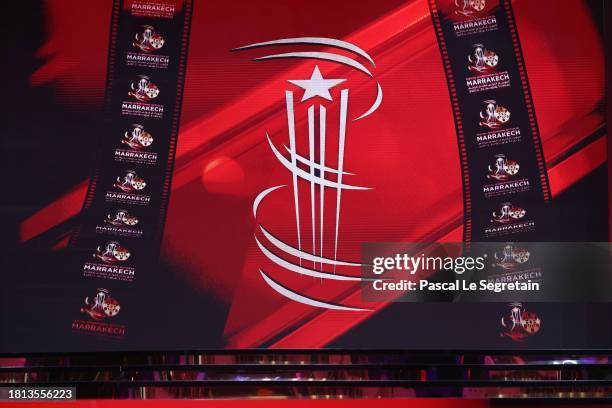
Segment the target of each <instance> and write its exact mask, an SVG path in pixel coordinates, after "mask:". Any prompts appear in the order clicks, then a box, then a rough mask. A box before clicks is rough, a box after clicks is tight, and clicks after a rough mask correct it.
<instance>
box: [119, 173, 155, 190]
mask: <svg viewBox="0 0 612 408" xmlns="http://www.w3.org/2000/svg"><path fill="white" fill-rule="evenodd" d="M146 186H147V183H146V182H145V181H144V179H143V178H142V177H139V176H138V174H136V172H135V171H134V170H127V171H126V172H125V175H124V176H123V177H117V181H116V182H115V184H113V187H116V188H118V189H119V190H121V191H123V192H125V193H131V192H133V191H140V190H143V189H144V188H145V187H146Z"/></svg>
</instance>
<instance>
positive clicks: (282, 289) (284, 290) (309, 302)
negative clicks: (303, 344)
mask: <svg viewBox="0 0 612 408" xmlns="http://www.w3.org/2000/svg"><path fill="white" fill-rule="evenodd" d="M259 273H260V274H261V277H262V278H263V279H264V280H265V281H266V283H267V284H268V285H270V287H271V288H272V289H274V290H275V291H277V292H278V293H280V294H281V295H283V296H284V297H286V298H289V299H291V300H294V301H296V302H299V303H303V304H305V305H309V306H314V307H321V308H325V309H334V310H349V311H353V312H371V310H370V309H361V308H358V307H349V306H342V305H334V304H333V303H326V302H322V301H320V300H316V299H313V298H309V297H306V296H304V295H300V294H299V293H295V292H294V291H292V290H289V289H287V288H285V287H284V286H281V285H279V284H278V283H276V281H274V280H273V279H272V278H270V277H269V276H268V275H266V273H265V272H264V271H263V270H261V269H260V270H259Z"/></svg>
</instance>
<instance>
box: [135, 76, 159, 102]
mask: <svg viewBox="0 0 612 408" xmlns="http://www.w3.org/2000/svg"><path fill="white" fill-rule="evenodd" d="M128 95H129V96H131V97H133V98H134V99H136V100H137V101H139V102H149V101H150V100H152V99H155V98H157V95H159V88H158V87H157V85H155V84H154V83H153V82H151V80H150V78H149V77H148V76H146V75H139V76H138V81H135V82H132V83H131V84H130V91H129V92H128Z"/></svg>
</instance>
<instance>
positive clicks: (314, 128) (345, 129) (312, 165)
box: [237, 37, 382, 311]
mask: <svg viewBox="0 0 612 408" xmlns="http://www.w3.org/2000/svg"><path fill="white" fill-rule="evenodd" d="M278 45H284V46H298V47H299V49H298V50H296V52H287V53H283V54H272V55H266V56H263V57H260V58H256V60H257V61H262V60H268V59H278V58H304V59H306V60H307V61H309V60H310V61H312V64H311V65H310V66H311V68H310V69H309V71H310V72H311V74H310V78H287V82H288V83H289V84H291V85H292V86H288V89H284V90H283V91H281V92H282V93H283V95H284V98H283V99H284V101H285V112H286V114H287V142H288V144H287V145H285V146H282V147H280V148H279V147H277V146H276V144H275V143H274V142H273V141H272V139H271V138H270V136H269V135H268V134H267V132H266V139H267V142H268V145H269V147H270V150H271V152H272V156H273V157H274V158H275V159H276V160H277V162H278V164H279V165H280V166H282V167H283V168H284V169H286V170H287V173H288V174H287V183H286V184H285V183H282V184H280V185H276V186H272V187H269V188H266V189H264V190H263V191H262V192H261V193H260V194H259V195H258V196H257V197H256V198H255V200H254V202H253V215H254V217H255V220H256V222H257V234H256V235H255V242H256V244H257V246H258V247H259V249H260V250H261V252H262V254H263V255H264V256H265V257H266V258H267V260H268V262H267V264H266V265H267V266H264V265H262V266H261V267H260V268H259V274H260V276H261V277H262V279H263V280H264V281H265V282H266V284H268V286H270V288H271V289H273V290H274V291H276V292H277V293H279V294H280V295H282V296H285V297H287V298H289V299H291V300H293V301H295V302H300V303H303V304H306V305H309V306H312V307H318V308H325V309H335V310H344V311H364V310H368V309H363V308H361V307H356V306H353V305H347V304H339V303H337V301H336V300H334V299H329V300H327V299H321V298H317V297H315V296H307V295H305V294H303V293H299V292H298V291H296V290H295V289H293V288H291V287H289V286H287V285H286V284H285V283H284V282H283V281H282V280H279V278H280V279H282V277H283V276H285V277H287V280H288V281H290V280H291V279H292V278H290V276H307V277H314V278H317V279H322V280H329V281H344V282H345V283H346V284H356V283H357V282H359V281H361V277H360V276H359V272H360V268H361V263H359V261H357V262H351V261H348V260H340V259H339V255H340V254H341V252H340V251H341V250H342V247H343V245H342V236H341V233H340V230H341V223H340V220H341V216H342V207H341V203H342V202H343V201H342V200H343V199H344V200H346V198H345V197H346V196H343V195H342V194H343V193H344V192H346V191H347V190H352V191H357V192H359V191H363V190H369V188H368V187H362V186H357V185H354V184H348V183H347V181H346V179H347V176H349V175H350V176H354V174H353V173H348V172H347V171H346V169H345V168H344V162H345V156H346V155H347V154H348V151H347V150H346V149H345V146H346V141H347V139H348V138H349V137H350V136H347V135H350V129H351V127H353V126H358V125H359V122H358V121H359V120H361V119H363V118H366V117H368V116H370V115H371V114H372V113H374V112H375V111H376V110H377V109H378V107H379V106H380V105H381V102H382V88H381V86H380V84H379V83H378V82H376V83H375V87H374V89H375V90H376V94H375V97H373V102H372V103H371V105H370V106H369V108H368V109H367V110H366V111H365V112H364V113H362V114H361V115H359V116H357V117H356V118H350V117H348V113H349V111H348V105H349V90H350V89H349V88H350V87H349V86H348V85H347V84H346V83H347V81H348V80H347V78H330V77H329V76H327V75H326V74H325V73H324V72H322V71H321V70H320V69H319V66H318V65H316V63H315V61H319V60H325V61H328V62H333V63H337V64H340V65H342V66H343V67H345V68H346V67H347V66H348V67H351V68H353V69H355V70H357V71H360V72H361V73H363V74H366V75H367V76H368V77H370V78H374V74H373V73H372V72H371V71H370V70H371V69H372V68H373V67H375V64H374V61H373V59H372V58H371V56H370V55H369V54H368V53H367V52H365V51H364V50H363V49H361V48H359V47H358V46H356V45H355V44H351V43H348V42H345V41H341V40H336V39H330V38H319V37H308V38H283V39H279V40H275V41H268V42H264V43H257V44H251V45H247V46H244V47H241V48H238V49H237V50H246V49H257V50H261V49H263V48H265V47H268V46H278ZM304 46H310V47H325V51H326V52H320V51H318V50H315V51H309V52H302V51H301V49H303V48H302V47H304ZM334 49H340V50H342V51H344V52H345V53H344V54H337V53H333V52H331V51H329V50H334ZM349 53H350V55H351V57H350V58H349V57H348V56H347V54H349ZM341 84H342V85H341ZM296 93H297V95H296ZM328 112H338V114H339V117H338V118H337V119H336V118H332V117H331V115H328ZM302 115H303V116H305V117H307V118H308V120H307V123H306V122H303V123H304V126H303V127H300V122H299V121H298V120H296V116H302ZM315 118H316V119H315ZM306 124H307V125H308V129H304V127H306V126H305V125H306ZM349 124H350V125H349ZM334 127H335V129H334ZM300 148H301V149H303V150H302V151H299V150H298V149H300ZM286 152H287V153H288V155H287V154H286ZM330 163H333V167H332V166H331V165H330ZM287 187H289V188H288V189H291V191H287V190H288V189H287ZM303 197H310V200H309V203H310V206H309V207H307V209H306V210H304V208H303V207H302V208H300V206H301V205H303V204H301V198H303ZM326 197H329V198H327V199H326ZM274 200H280V201H278V202H279V204H281V203H282V202H283V201H284V204H281V205H284V206H286V207H288V208H290V209H291V210H290V211H291V213H293V212H294V213H295V221H293V220H291V221H289V223H290V224H287V226H282V228H280V227H278V226H277V225H276V224H275V221H276V220H275V219H274V218H265V216H264V215H261V214H259V213H260V212H261V211H260V207H265V206H267V205H268V203H269V202H270V201H274ZM302 202H303V201H302ZM304 203H305V202H304ZM258 212H259V213H258ZM306 214H307V216H305V215H306ZM324 214H325V216H324ZM330 221H331V222H330ZM291 224H293V225H291ZM282 231H292V233H291V234H283V232H282ZM328 231H329V232H328ZM326 232H327V235H326ZM326 236H327V237H328V238H326V239H325V237H326ZM324 239H325V243H324ZM270 269H273V270H275V273H274V276H275V277H274V278H273V277H272V274H271V273H270V272H269V270H270ZM344 271H346V273H345V272H344Z"/></svg>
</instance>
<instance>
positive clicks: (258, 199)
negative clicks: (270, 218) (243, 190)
mask: <svg viewBox="0 0 612 408" xmlns="http://www.w3.org/2000/svg"><path fill="white" fill-rule="evenodd" d="M281 187H287V186H286V185H284V184H282V185H280V186H275V187H270V188H269V189H267V190H264V191H262V192H261V193H259V194H258V195H257V197H255V200H254V201H253V217H255V218H257V208H259V203H260V202H261V200H263V199H264V198H266V196H267V195H268V194H270V193H271V192H273V191H274V190H277V189H279V188H281Z"/></svg>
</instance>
